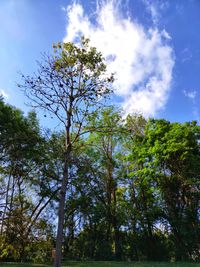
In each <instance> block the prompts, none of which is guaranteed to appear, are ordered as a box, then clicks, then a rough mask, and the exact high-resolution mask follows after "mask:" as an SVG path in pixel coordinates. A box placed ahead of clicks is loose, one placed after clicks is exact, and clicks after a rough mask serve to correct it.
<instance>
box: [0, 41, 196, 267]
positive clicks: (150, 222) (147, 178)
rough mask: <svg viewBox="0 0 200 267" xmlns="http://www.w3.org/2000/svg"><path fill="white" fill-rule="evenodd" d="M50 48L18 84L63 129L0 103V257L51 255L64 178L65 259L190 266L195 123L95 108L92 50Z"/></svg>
mask: <svg viewBox="0 0 200 267" xmlns="http://www.w3.org/2000/svg"><path fill="white" fill-rule="evenodd" d="M55 49H56V53H58V52H57V49H58V50H60V49H61V50H62V51H61V54H58V55H57V57H55V58H51V57H49V56H47V57H46V61H44V65H42V64H40V66H39V67H40V70H39V76H36V77H32V78H31V77H24V76H23V77H22V78H23V79H24V83H23V84H22V85H20V86H21V88H23V89H24V90H25V92H26V93H27V92H28V91H27V89H28V88H31V90H32V91H31V95H32V97H30V95H28V96H29V98H30V99H31V100H35V102H34V103H36V102H37V103H36V104H38V106H40V107H43V108H44V109H45V110H46V111H49V112H51V113H52V114H53V115H55V116H57V119H60V122H63V123H64V127H63V129H61V130H57V131H52V130H50V129H45V128H44V127H41V126H40V124H39V120H38V118H37V116H36V113H35V112H34V111H31V112H29V113H28V115H27V116H25V115H24V114H23V112H22V111H20V110H19V109H17V108H15V107H13V106H10V105H8V104H6V103H5V101H4V100H3V98H0V260H2V261H35V262H42V261H49V260H50V259H51V253H52V249H53V248H55V247H56V246H59V244H57V243H56V242H57V241H56V239H57V238H56V235H57V237H58V233H57V232H56V231H57V224H58V221H59V220H60V219H61V218H60V217H59V218H58V219H57V214H58V213H59V210H60V206H61V198H62V197H61V195H62V186H63V181H64V183H65V185H64V189H63V190H64V191H65V192H64V191H63V192H64V193H63V205H64V206H63V208H64V213H63V214H64V218H63V229H61V234H62V233H64V235H63V240H62V238H60V240H61V241H60V242H61V245H62V251H61V252H62V254H63V257H64V258H65V259H76V260H83V259H94V260H159V261H162V260H163V261H164V260H199V259H200V247H199V243H200V242H199V241H200V240H199V237H200V205H199V204H200V203H199V199H200V198H199V196H200V194H199V189H200V183H199V181H200V179H199V178H200V126H198V125H197V123H196V122H195V121H193V122H186V123H178V122H173V123H172V122H169V121H167V120H164V119H145V118H144V117H143V116H142V115H140V114H130V115H127V116H125V115H124V113H123V111H122V110H120V109H118V108H117V107H115V106H108V105H107V106H105V105H100V102H101V101H100V100H99V99H101V98H102V99H103V98H104V95H109V94H110V92H111V91H112V90H111V89H109V83H110V82H111V83H112V80H113V77H112V75H111V77H107V78H106V76H105V73H104V71H105V70H106V68H105V65H104V64H103V63H102V58H101V55H100V53H97V51H96V50H95V49H94V48H88V41H87V40H86V41H83V48H82V50H81V49H80V48H77V47H76V46H74V45H72V44H71V45H70V44H67V45H66V46H64V47H62V46H61V44H58V46H55ZM63 51H64V52H63ZM59 55H61V57H60V58H59ZM69 55H70V56H71V57H70V56H69ZM53 63H54V64H53ZM55 63H56V64H55ZM84 66H87V69H86V70H85V73H84V68H83V67H84ZM66 69H67V72H66ZM80 73H81V74H80ZM91 75H93V76H91ZM101 75H102V77H103V78H101ZM66 77H67V78H66ZM73 86H74V87H73ZM107 86H108V87H107ZM67 88H68V89H69V90H68V89H67ZM102 88H106V89H105V90H102ZM50 89H51V90H50ZM67 90H68V91H67ZM33 92H34V93H33ZM27 94H28V93H27ZM33 96H34V97H33ZM63 99H64V100H63ZM66 99H68V102H67V104H66V105H65V100H66ZM36 100H37V101H36ZM48 101H49V102H48ZM51 101H52V102H51ZM42 103H43V104H44V106H42ZM70 105H71V106H70ZM59 108H61V111H59ZM65 115H66V117H65ZM45 116H46V115H45ZM70 116H71V117H70ZM67 142H68V143H67ZM65 187H66V188H65ZM65 189H66V190H65ZM65 193H66V194H65ZM58 266H59V265H58Z"/></svg>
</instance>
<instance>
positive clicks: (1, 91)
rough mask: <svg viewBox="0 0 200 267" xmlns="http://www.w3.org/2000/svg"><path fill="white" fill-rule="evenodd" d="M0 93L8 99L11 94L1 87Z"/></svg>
mask: <svg viewBox="0 0 200 267" xmlns="http://www.w3.org/2000/svg"><path fill="white" fill-rule="evenodd" d="M0 95H2V96H3V98H6V99H8V98H9V95H8V94H7V93H6V92H5V91H4V90H3V89H0Z"/></svg>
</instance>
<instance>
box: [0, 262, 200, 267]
mask: <svg viewBox="0 0 200 267" xmlns="http://www.w3.org/2000/svg"><path fill="white" fill-rule="evenodd" d="M49 266H52V265H48V264H31V263H29V264H28V263H24V264H22V263H21V264H20V263H1V262H0V267H49ZM62 267H200V263H187V262H185V263H183V262H181V263H180V262H177V263H163V262H162V263H155V262H107V261H104V262H103V261H100V262H90V261H87V262H67V263H63V264H62Z"/></svg>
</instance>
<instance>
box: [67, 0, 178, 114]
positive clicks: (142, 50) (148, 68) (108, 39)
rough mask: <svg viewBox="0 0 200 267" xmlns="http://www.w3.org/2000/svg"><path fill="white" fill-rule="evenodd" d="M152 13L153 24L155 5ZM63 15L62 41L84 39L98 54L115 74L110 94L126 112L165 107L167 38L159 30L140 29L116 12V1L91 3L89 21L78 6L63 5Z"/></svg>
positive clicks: (169, 54) (168, 58) (169, 63)
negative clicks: (118, 98)
mask: <svg viewBox="0 0 200 267" xmlns="http://www.w3.org/2000/svg"><path fill="white" fill-rule="evenodd" d="M153 10H154V23H155V21H156V20H155V16H156V10H155V6H153ZM151 11H152V10H151ZM66 12H67V21H68V23H67V26H66V36H65V38H64V41H65V42H68V41H76V40H77V38H78V37H79V36H80V35H84V36H86V37H88V38H89V39H90V41H91V45H93V46H95V47H97V49H98V50H99V51H101V52H102V54H103V55H104V57H105V58H106V61H107V66H108V71H109V72H114V73H115V79H116V80H115V82H114V87H115V94H116V95H117V96H120V98H121V99H122V102H121V104H122V107H123V108H124V110H125V112H126V113H132V112H135V111H139V112H142V113H143V114H144V116H146V117H148V116H154V115H155V114H156V113H157V112H158V111H159V110H160V109H162V108H163V107H164V106H165V104H166V102H167V99H168V95H169V91H170V86H171V81H172V70H173V66H174V58H173V50H172V48H171V47H170V46H169V45H168V42H169V39H170V35H169V34H168V33H167V32H166V31H165V30H163V31H159V30H158V29H157V28H156V26H155V25H154V27H153V28H149V29H147V30H146V29H145V28H144V27H143V25H141V24H139V23H138V22H137V21H136V20H133V19H131V18H130V17H128V16H127V15H124V14H123V13H122V12H121V11H120V2H119V1H117V0H108V1H103V2H101V3H97V8H96V13H95V14H94V15H93V16H92V17H90V16H89V15H87V13H86V12H85V10H84V8H83V6H82V5H81V4H78V3H74V4H72V5H70V6H68V7H67V8H66Z"/></svg>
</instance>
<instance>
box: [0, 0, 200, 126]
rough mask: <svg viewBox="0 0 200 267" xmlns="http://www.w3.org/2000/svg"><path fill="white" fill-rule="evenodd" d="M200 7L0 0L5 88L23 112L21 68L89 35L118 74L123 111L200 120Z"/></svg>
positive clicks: (0, 84)
mask: <svg viewBox="0 0 200 267" xmlns="http://www.w3.org/2000/svg"><path fill="white" fill-rule="evenodd" d="M199 14H200V0H173V1H172V0H91V1H89V0H80V1H68V0H0V94H2V95H3V97H4V99H5V102H7V103H9V104H11V105H14V106H15V107H17V108H20V109H22V110H23V111H24V112H25V114H26V113H27V111H28V110H30V107H28V106H27V105H25V103H26V102H28V101H27V99H26V98H25V97H24V95H23V94H22V92H21V91H20V89H19V88H18V87H17V86H16V84H17V83H20V75H19V72H22V73H24V74H30V75H31V74H32V73H34V71H36V70H37V64H36V61H37V60H39V61H40V59H41V53H43V52H50V53H53V49H52V44H53V43H57V42H58V41H64V42H68V41H70V42H76V41H77V37H78V36H80V35H84V36H86V37H88V38H89V39H90V42H91V45H92V46H95V47H97V49H98V50H99V51H101V52H102V54H103V56H104V57H105V59H106V63H107V68H108V71H109V72H114V73H115V82H114V88H115V89H114V97H113V100H112V101H113V104H116V105H117V106H119V107H121V108H123V109H124V112H125V113H126V114H128V113H134V112H139V113H142V114H143V115H144V116H145V117H155V118H164V119H167V120H170V121H178V122H185V121H191V120H197V121H198V123H199V122H200V35H199V34H198V31H199V29H200V15H199ZM40 120H41V123H43V124H45V123H46V122H45V120H44V118H43V117H41V118H40Z"/></svg>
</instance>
